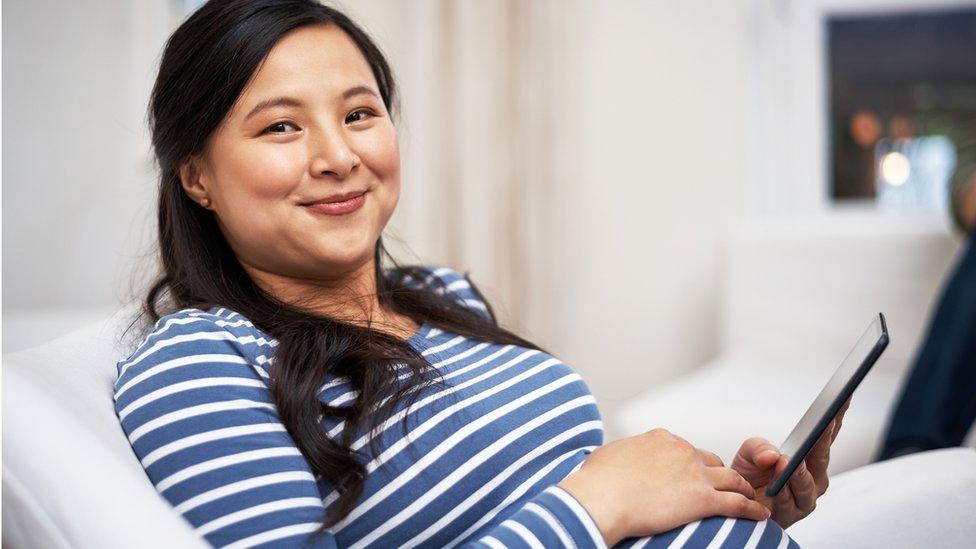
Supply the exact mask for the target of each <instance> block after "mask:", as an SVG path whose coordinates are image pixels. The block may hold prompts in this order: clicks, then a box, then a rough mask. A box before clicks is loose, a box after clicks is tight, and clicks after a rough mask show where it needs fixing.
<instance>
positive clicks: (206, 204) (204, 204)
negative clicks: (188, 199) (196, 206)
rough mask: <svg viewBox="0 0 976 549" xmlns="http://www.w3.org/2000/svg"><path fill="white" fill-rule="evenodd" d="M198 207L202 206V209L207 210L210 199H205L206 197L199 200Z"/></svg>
mask: <svg viewBox="0 0 976 549" xmlns="http://www.w3.org/2000/svg"><path fill="white" fill-rule="evenodd" d="M200 205H201V206H203V207H204V208H209V207H210V199H209V198H207V197H203V198H201V199H200Z"/></svg>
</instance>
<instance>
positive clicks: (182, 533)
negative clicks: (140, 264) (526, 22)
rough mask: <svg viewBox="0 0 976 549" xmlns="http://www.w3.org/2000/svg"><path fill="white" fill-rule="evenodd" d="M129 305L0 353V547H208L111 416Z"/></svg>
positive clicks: (130, 310) (129, 312) (116, 420)
mask: <svg viewBox="0 0 976 549" xmlns="http://www.w3.org/2000/svg"><path fill="white" fill-rule="evenodd" d="M132 311H133V309H131V308H128V309H123V310H121V311H119V312H118V313H117V314H115V315H113V316H111V317H109V318H107V319H105V320H104V321H102V322H97V323H94V324H91V325H89V326H88V327H86V328H83V329H81V330H78V331H75V332H72V333H70V334H67V335H65V336H63V337H60V338H58V339H56V340H54V341H51V342H49V343H46V344H44V345H41V346H39V347H34V348H32V349H27V350H24V351H21V352H19V353H13V354H6V355H4V356H3V506H2V509H3V546H4V547H5V548H6V547H11V548H15V549H18V548H24V549H28V548H31V549H32V548H40V547H43V548H68V547H84V548H87V547H91V548H106V549H110V548H115V547H118V548H123V547H124V548H131V547H147V548H149V547H159V548H161V549H162V548H174V547H180V548H182V547H186V548H194V547H208V546H209V545H208V544H206V543H205V542H204V541H203V540H202V539H201V538H200V537H199V536H197V535H196V534H195V533H194V532H193V530H192V529H191V527H190V525H189V523H187V522H186V521H185V520H184V519H183V518H182V517H180V516H179V515H178V514H176V513H175V512H174V511H173V509H172V507H171V506H170V505H169V503H168V502H166V500H164V499H163V498H162V497H161V496H160V495H159V494H157V493H156V490H155V488H153V486H152V484H151V483H150V482H149V479H148V477H147V476H146V473H145V471H144V470H143V469H142V466H141V465H140V464H139V461H138V460H137V459H136V456H135V454H134V453H133V452H132V448H131V447H130V446H129V443H128V441H127V440H126V438H125V434H124V433H123V432H122V429H121V427H120V426H119V422H118V419H117V418H116V416H115V410H114V407H113V401H112V391H113V385H114V383H115V379H116V372H115V363H116V362H117V361H118V360H119V359H121V358H123V357H124V356H126V355H127V354H128V353H125V352H124V350H123V349H122V348H121V346H120V345H119V344H118V343H117V341H118V335H119V334H120V333H121V331H122V330H124V329H125V327H126V326H127V325H128V317H129V315H130V314H131V313H132ZM123 353H124V354H123Z"/></svg>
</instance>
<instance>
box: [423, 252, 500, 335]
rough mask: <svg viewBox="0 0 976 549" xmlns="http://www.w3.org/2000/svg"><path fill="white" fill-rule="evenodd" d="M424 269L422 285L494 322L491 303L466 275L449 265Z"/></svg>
mask: <svg viewBox="0 0 976 549" xmlns="http://www.w3.org/2000/svg"><path fill="white" fill-rule="evenodd" d="M424 270H425V272H426V273H427V276H426V278H425V279H424V280H423V284H424V286H426V287H429V288H431V290H432V291H433V292H434V293H436V294H439V295H442V296H445V297H448V298H449V299H452V300H453V301H455V302H457V303H458V304H460V305H462V306H463V307H466V308H468V309H470V310H471V311H473V312H474V313H476V314H477V315H479V316H481V317H482V318H484V319H485V320H487V321H488V322H491V323H492V324H494V323H495V313H494V311H493V310H492V308H491V305H489V304H488V300H487V299H485V297H484V295H482V293H481V291H480V290H478V288H477V286H475V285H474V282H472V281H471V278H470V277H469V276H468V275H466V274H463V273H460V272H458V271H456V270H454V269H452V268H450V267H435V266H428V267H425V268H424Z"/></svg>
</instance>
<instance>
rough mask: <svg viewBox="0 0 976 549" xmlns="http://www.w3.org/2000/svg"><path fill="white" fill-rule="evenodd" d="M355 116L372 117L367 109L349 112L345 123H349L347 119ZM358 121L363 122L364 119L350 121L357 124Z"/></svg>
mask: <svg viewBox="0 0 976 549" xmlns="http://www.w3.org/2000/svg"><path fill="white" fill-rule="evenodd" d="M356 114H364V115H366V116H373V113H371V112H369V109H359V110H358V111H353V112H351V113H350V114H349V117H347V118H346V122H349V121H350V120H349V118H351V117H352V116H354V115H356ZM360 120H365V118H364V117H360V118H359V119H357V120H352V122H359V121H360Z"/></svg>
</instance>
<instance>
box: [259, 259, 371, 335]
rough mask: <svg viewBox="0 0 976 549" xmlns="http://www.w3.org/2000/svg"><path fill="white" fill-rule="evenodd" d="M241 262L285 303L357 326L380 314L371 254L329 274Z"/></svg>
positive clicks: (265, 287) (268, 290) (367, 323)
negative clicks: (308, 274) (275, 269)
mask: <svg viewBox="0 0 976 549" xmlns="http://www.w3.org/2000/svg"><path fill="white" fill-rule="evenodd" d="M241 265H242V266H243V267H244V270H245V271H246V272H247V274H248V275H250V277H251V278H252V279H253V280H254V281H255V283H256V284H257V285H258V286H260V287H261V288H262V289H263V290H264V291H266V292H268V293H270V294H271V295H273V296H275V297H276V298H278V299H280V300H281V301H284V302H285V303H289V304H292V305H295V306H298V307H301V308H303V309H306V310H309V311H312V312H315V313H318V314H321V315H324V316H328V317H331V318H335V319H336V320H341V321H344V322H349V323H352V324H357V325H361V326H365V325H369V324H370V323H371V322H372V321H373V320H374V319H377V318H380V319H382V318H383V317H384V312H383V311H382V309H381V307H380V303H379V298H378V297H377V295H376V294H377V291H376V271H375V267H374V265H375V261H374V260H373V258H370V259H369V260H368V261H367V262H365V263H363V264H361V265H359V266H356V267H354V268H352V269H350V270H348V271H346V272H342V273H337V274H335V275H332V276H331V277H329V278H324V277H323V278H318V277H316V278H303V277H295V276H289V275H284V274H280V273H275V272H272V271H269V270H266V269H262V268H260V267H257V266H255V265H251V264H248V263H246V262H245V261H241Z"/></svg>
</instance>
